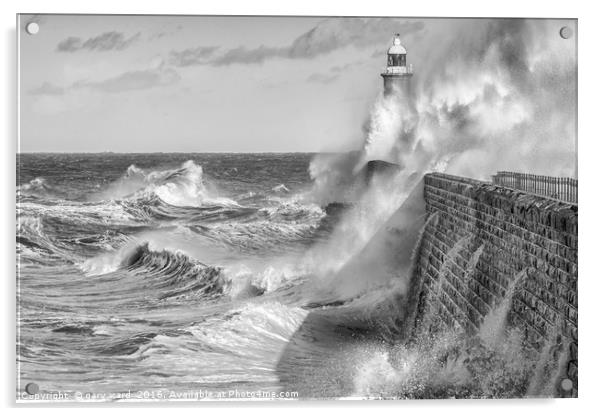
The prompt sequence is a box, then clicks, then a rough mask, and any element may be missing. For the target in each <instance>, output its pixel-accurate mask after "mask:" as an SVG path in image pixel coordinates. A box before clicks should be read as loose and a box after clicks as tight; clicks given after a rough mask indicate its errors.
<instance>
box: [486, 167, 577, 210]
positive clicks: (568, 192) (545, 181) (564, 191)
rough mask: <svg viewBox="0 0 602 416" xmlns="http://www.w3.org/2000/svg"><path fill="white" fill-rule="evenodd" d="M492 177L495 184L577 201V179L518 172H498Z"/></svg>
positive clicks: (568, 200)
mask: <svg viewBox="0 0 602 416" xmlns="http://www.w3.org/2000/svg"><path fill="white" fill-rule="evenodd" d="M491 178H492V182H493V183H494V184H495V185H499V186H505V187H507V188H513V189H519V190H521V191H526V192H530V193H533V194H537V195H544V196H549V197H551V198H555V199H559V200H561V201H566V202H571V203H575V204H576V203H577V179H573V178H558V177H554V176H541V175H531V174H529V173H517V172H498V173H497V174H495V175H493V176H492V177H491Z"/></svg>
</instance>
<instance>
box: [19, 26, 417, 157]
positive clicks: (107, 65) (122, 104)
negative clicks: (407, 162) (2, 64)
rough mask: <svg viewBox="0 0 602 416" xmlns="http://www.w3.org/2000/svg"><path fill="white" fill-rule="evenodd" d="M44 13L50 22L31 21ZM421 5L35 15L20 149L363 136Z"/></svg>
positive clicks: (227, 144) (292, 147) (311, 146)
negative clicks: (324, 14)
mask: <svg viewBox="0 0 602 416" xmlns="http://www.w3.org/2000/svg"><path fill="white" fill-rule="evenodd" d="M31 21H36V22H38V23H39V25H40V31H39V33H38V34H36V35H28V34H27V33H26V32H25V30H24V28H25V26H26V24H27V23H28V22H31ZM424 26H425V25H424V22H421V21H418V20H416V19H356V18H350V19H326V18H309V17H299V18H297V17H279V18H275V17H193V16H191V17H182V16H60V15H56V16H54V15H50V16H48V15H43V16H27V15H23V16H21V19H20V28H19V29H20V34H19V37H20V75H21V84H20V91H21V94H20V98H21V142H20V146H21V147H20V148H21V151H23V152H32V151H58V152H78V151H86V152H96V151H114V152H151V151H165V152H169V151H177V152H219V151H223V152H251V151H257V152H262V151H323V150H341V149H342V148H346V147H347V148H349V147H354V146H357V145H358V144H359V143H361V141H362V135H363V133H362V126H363V125H365V123H366V120H367V116H368V113H369V110H370V107H371V105H372V104H373V102H374V100H375V98H376V96H377V95H378V93H379V92H380V90H381V88H382V79H381V78H380V76H379V73H380V72H381V70H382V69H383V67H384V64H385V52H386V49H387V48H388V46H389V44H390V42H391V37H392V35H393V34H394V33H395V32H399V33H401V34H402V36H403V39H404V43H405V45H406V47H407V48H408V50H409V60H410V61H411V54H412V44H413V43H414V42H415V41H416V40H417V39H419V38H420V36H421V35H422V32H423V31H424Z"/></svg>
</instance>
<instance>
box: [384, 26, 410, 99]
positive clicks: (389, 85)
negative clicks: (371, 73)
mask: <svg viewBox="0 0 602 416" xmlns="http://www.w3.org/2000/svg"><path fill="white" fill-rule="evenodd" d="M406 54H407V52H406V48H404V47H403V45H402V44H401V39H400V38H399V33H398V34H396V35H395V37H394V38H393V45H391V47H390V48H389V50H388V51H387V68H386V69H385V71H384V72H383V73H382V74H381V76H382V77H383V80H384V83H385V85H384V87H385V95H390V94H393V93H394V92H395V91H399V92H401V91H403V88H404V87H405V85H406V84H407V81H408V80H409V79H410V77H411V76H412V73H413V71H412V65H411V64H410V65H407V64H406Z"/></svg>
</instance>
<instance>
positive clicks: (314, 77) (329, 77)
mask: <svg viewBox="0 0 602 416" xmlns="http://www.w3.org/2000/svg"><path fill="white" fill-rule="evenodd" d="M337 78H339V75H338V74H322V73H319V72H316V73H315V74H311V75H310V76H309V77H307V81H308V82H316V83H319V84H330V83H332V82H334V81H336V80H337Z"/></svg>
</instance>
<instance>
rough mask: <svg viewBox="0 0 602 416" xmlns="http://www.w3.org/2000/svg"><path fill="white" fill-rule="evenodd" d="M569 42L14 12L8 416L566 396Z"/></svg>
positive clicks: (495, 26)
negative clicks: (55, 406)
mask: <svg viewBox="0 0 602 416" xmlns="http://www.w3.org/2000/svg"><path fill="white" fill-rule="evenodd" d="M542 14H543V13H542ZM544 15H545V14H544ZM569 17H570V16H568V17H567V18H565V19H562V18H519V17H512V18H497V17H471V18H453V17H403V16H390V17H387V16H380V17H368V16H366V17H361V16H347V17H346V16H327V15H323V16H302V15H298V16H295V15H290V16H276V15H272V16H269V15H263V16H262V15H254V16H251V15H238V16H236V15H150V14H146V15H144V14H140V15H120V14H105V15H101V14H19V15H17V17H16V18H17V21H16V32H17V65H18V68H17V77H18V80H17V88H18V94H17V95H18V97H17V98H18V143H17V153H16V196H15V198H16V392H15V390H11V392H12V393H11V394H12V395H14V394H16V402H17V403H34V402H36V403H80V404H82V403H83V404H85V405H89V404H93V403H107V402H111V403H116V402H117V403H130V402H143V403H146V402H169V403H170V404H173V403H183V402H186V403H188V402H205V401H210V402H214V401H278V402H280V401H308V400H311V401H316V400H357V399H368V400H370V399H386V400H408V399H522V398H530V399H533V398H538V399H542V398H563V399H574V398H577V397H578V353H577V350H578V335H577V332H578V324H577V322H578V319H577V317H578V312H577V311H578V302H577V298H578V290H577V275H578V272H577V266H578V239H577V235H578V227H577V223H578V221H577V216H578V209H577V208H578V169H577V147H578V146H577V63H578V58H577V56H578V55H577V44H578V24H577V19H576V18H572V17H570V18H569ZM12 154H13V153H11V157H12ZM11 192H15V191H14V190H12V189H11ZM7 204H10V207H11V208H10V209H11V215H13V214H12V201H9V202H7ZM9 231H10V230H9ZM10 232H11V233H12V231H10ZM9 237H10V239H12V234H10V235H9ZM10 255H11V256H12V254H10ZM6 278H7V279H12V276H6ZM589 278H590V279H591V278H596V276H595V275H590V276H589ZM10 296H13V293H12V292H11V293H10ZM11 325H12V321H11ZM12 342H13V341H12V338H11V340H10V344H11V348H13V347H12V345H13V344H12ZM11 360H12V362H13V363H14V362H15V361H14V359H13V358H11ZM10 376H11V377H12V371H11V375H10ZM584 385H585V384H584Z"/></svg>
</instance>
